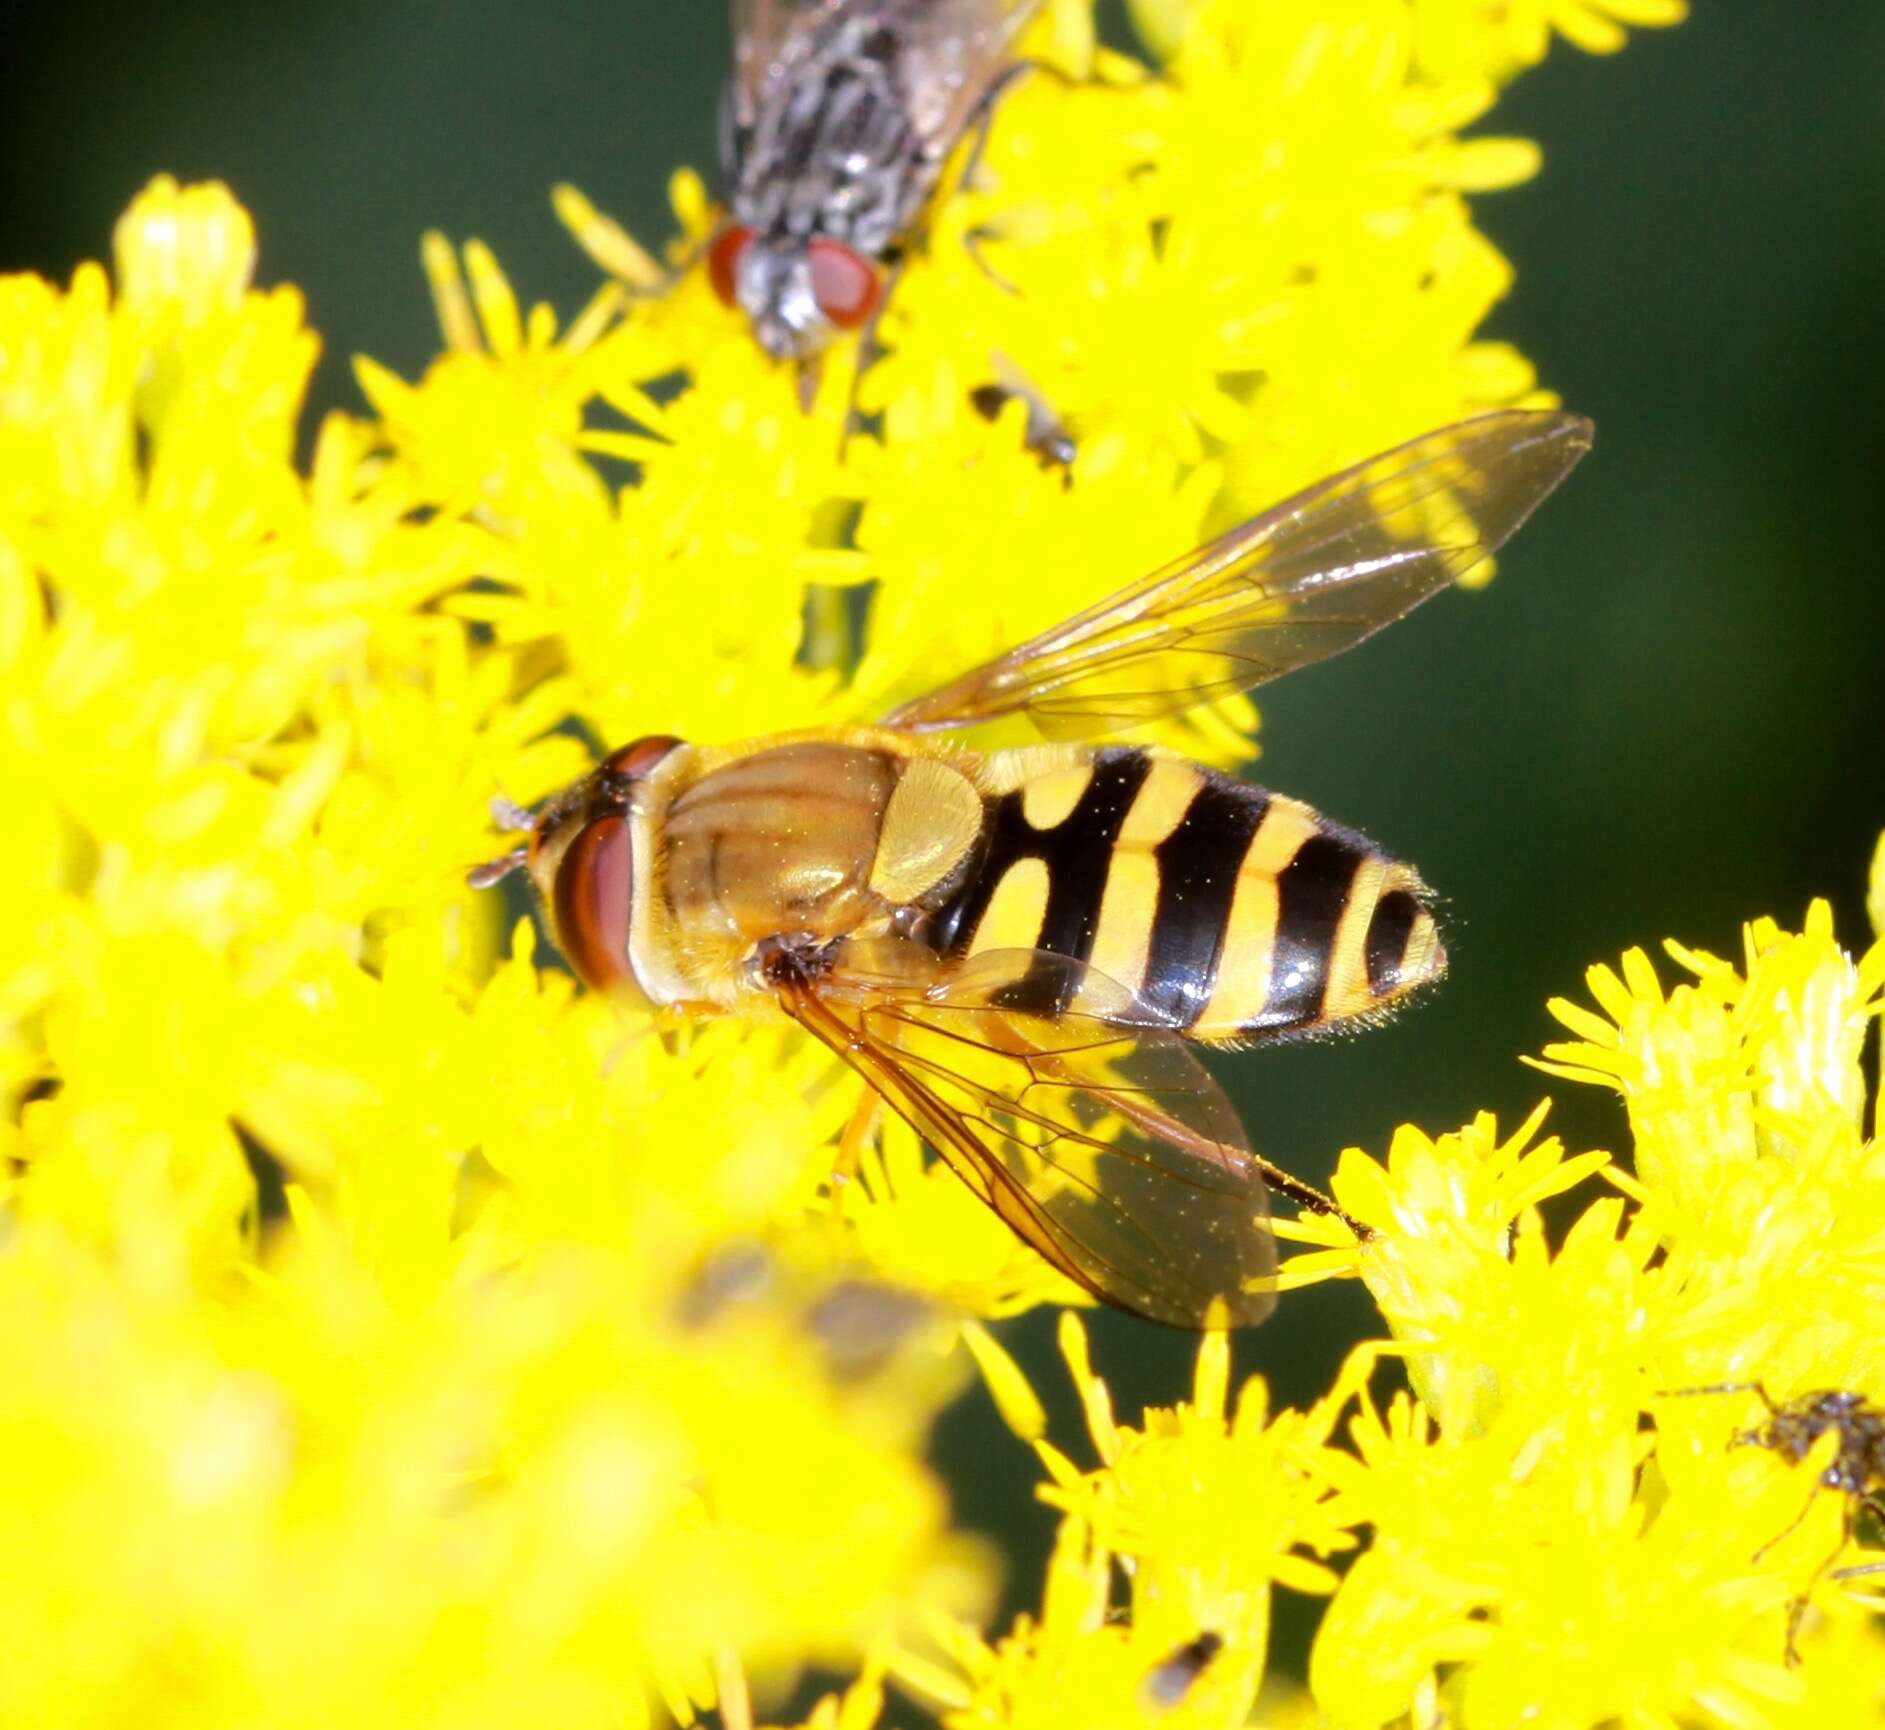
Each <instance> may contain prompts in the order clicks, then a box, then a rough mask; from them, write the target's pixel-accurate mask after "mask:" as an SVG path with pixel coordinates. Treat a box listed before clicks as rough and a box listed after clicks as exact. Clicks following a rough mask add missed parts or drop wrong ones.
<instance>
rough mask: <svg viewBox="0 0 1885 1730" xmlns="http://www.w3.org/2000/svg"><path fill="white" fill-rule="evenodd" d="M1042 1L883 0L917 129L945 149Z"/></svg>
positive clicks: (938, 149)
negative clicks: (894, 31) (891, 23)
mask: <svg viewBox="0 0 1885 1730" xmlns="http://www.w3.org/2000/svg"><path fill="white" fill-rule="evenodd" d="M1041 5H1042V0H889V3H887V4H885V5H884V6H883V7H882V10H883V12H884V13H885V16H886V18H887V19H889V20H893V21H894V28H895V30H896V34H897V40H898V42H899V44H900V48H901V58H902V69H903V75H904V81H905V88H906V90H907V92H908V98H909V104H910V118H911V121H912V123H913V124H914V125H915V127H916V131H917V135H918V136H919V137H921V138H923V139H924V140H926V141H927V142H928V143H929V144H930V145H931V147H932V148H933V149H934V150H935V151H936V152H937V154H939V155H947V154H948V152H949V151H950V150H951V149H952V148H953V147H954V145H955V142H956V140H957V138H958V137H960V136H961V133H962V130H963V128H964V127H965V126H967V125H968V124H969V122H970V120H971V119H972V118H973V117H974V114H975V111H976V108H977V107H978V106H979V105H980V103H981V102H982V100H983V98H984V97H986V96H987V94H988V92H989V90H990V88H991V87H992V86H993V84H994V82H995V80H996V79H997V78H999V77H1000V76H1001V73H1002V71H1003V70H1004V69H1005V68H1006V67H1007V65H1008V64H1009V62H1010V61H1011V60H1012V59H1013V56H1014V49H1015V43H1016V41H1017V40H1018V39H1019V37H1020V35H1021V32H1022V31H1023V30H1025V29H1026V28H1027V26H1028V24H1029V22H1030V21H1031V20H1032V19H1033V17H1034V15H1035V14H1036V13H1037V12H1039V11H1040V9H1041Z"/></svg>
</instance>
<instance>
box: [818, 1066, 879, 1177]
mask: <svg viewBox="0 0 1885 1730" xmlns="http://www.w3.org/2000/svg"><path fill="white" fill-rule="evenodd" d="M882 1109H883V1101H882V1100H881V1099H880V1098H879V1097H878V1096H877V1094H876V1093H874V1092H873V1091H872V1090H871V1089H870V1088H868V1087H867V1088H865V1089H864V1094H863V1097H862V1098H861V1099H859V1100H858V1102H857V1109H856V1110H855V1111H854V1112H852V1113H851V1117H850V1121H849V1122H848V1123H846V1124H845V1126H844V1134H843V1135H841V1136H839V1137H838V1156H837V1158H836V1159H834V1160H833V1161H832V1162H831V1187H832V1189H833V1190H834V1191H836V1190H839V1189H842V1188H843V1187H844V1186H845V1185H846V1184H848V1183H853V1182H855V1181H856V1179H857V1169H858V1161H859V1159H860V1158H861V1157H862V1156H863V1152H864V1149H865V1148H866V1147H867V1146H869V1145H870V1141H871V1137H872V1136H874V1135H875V1134H876V1133H877V1116H878V1113H879V1112H880V1111H881V1110H882Z"/></svg>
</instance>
